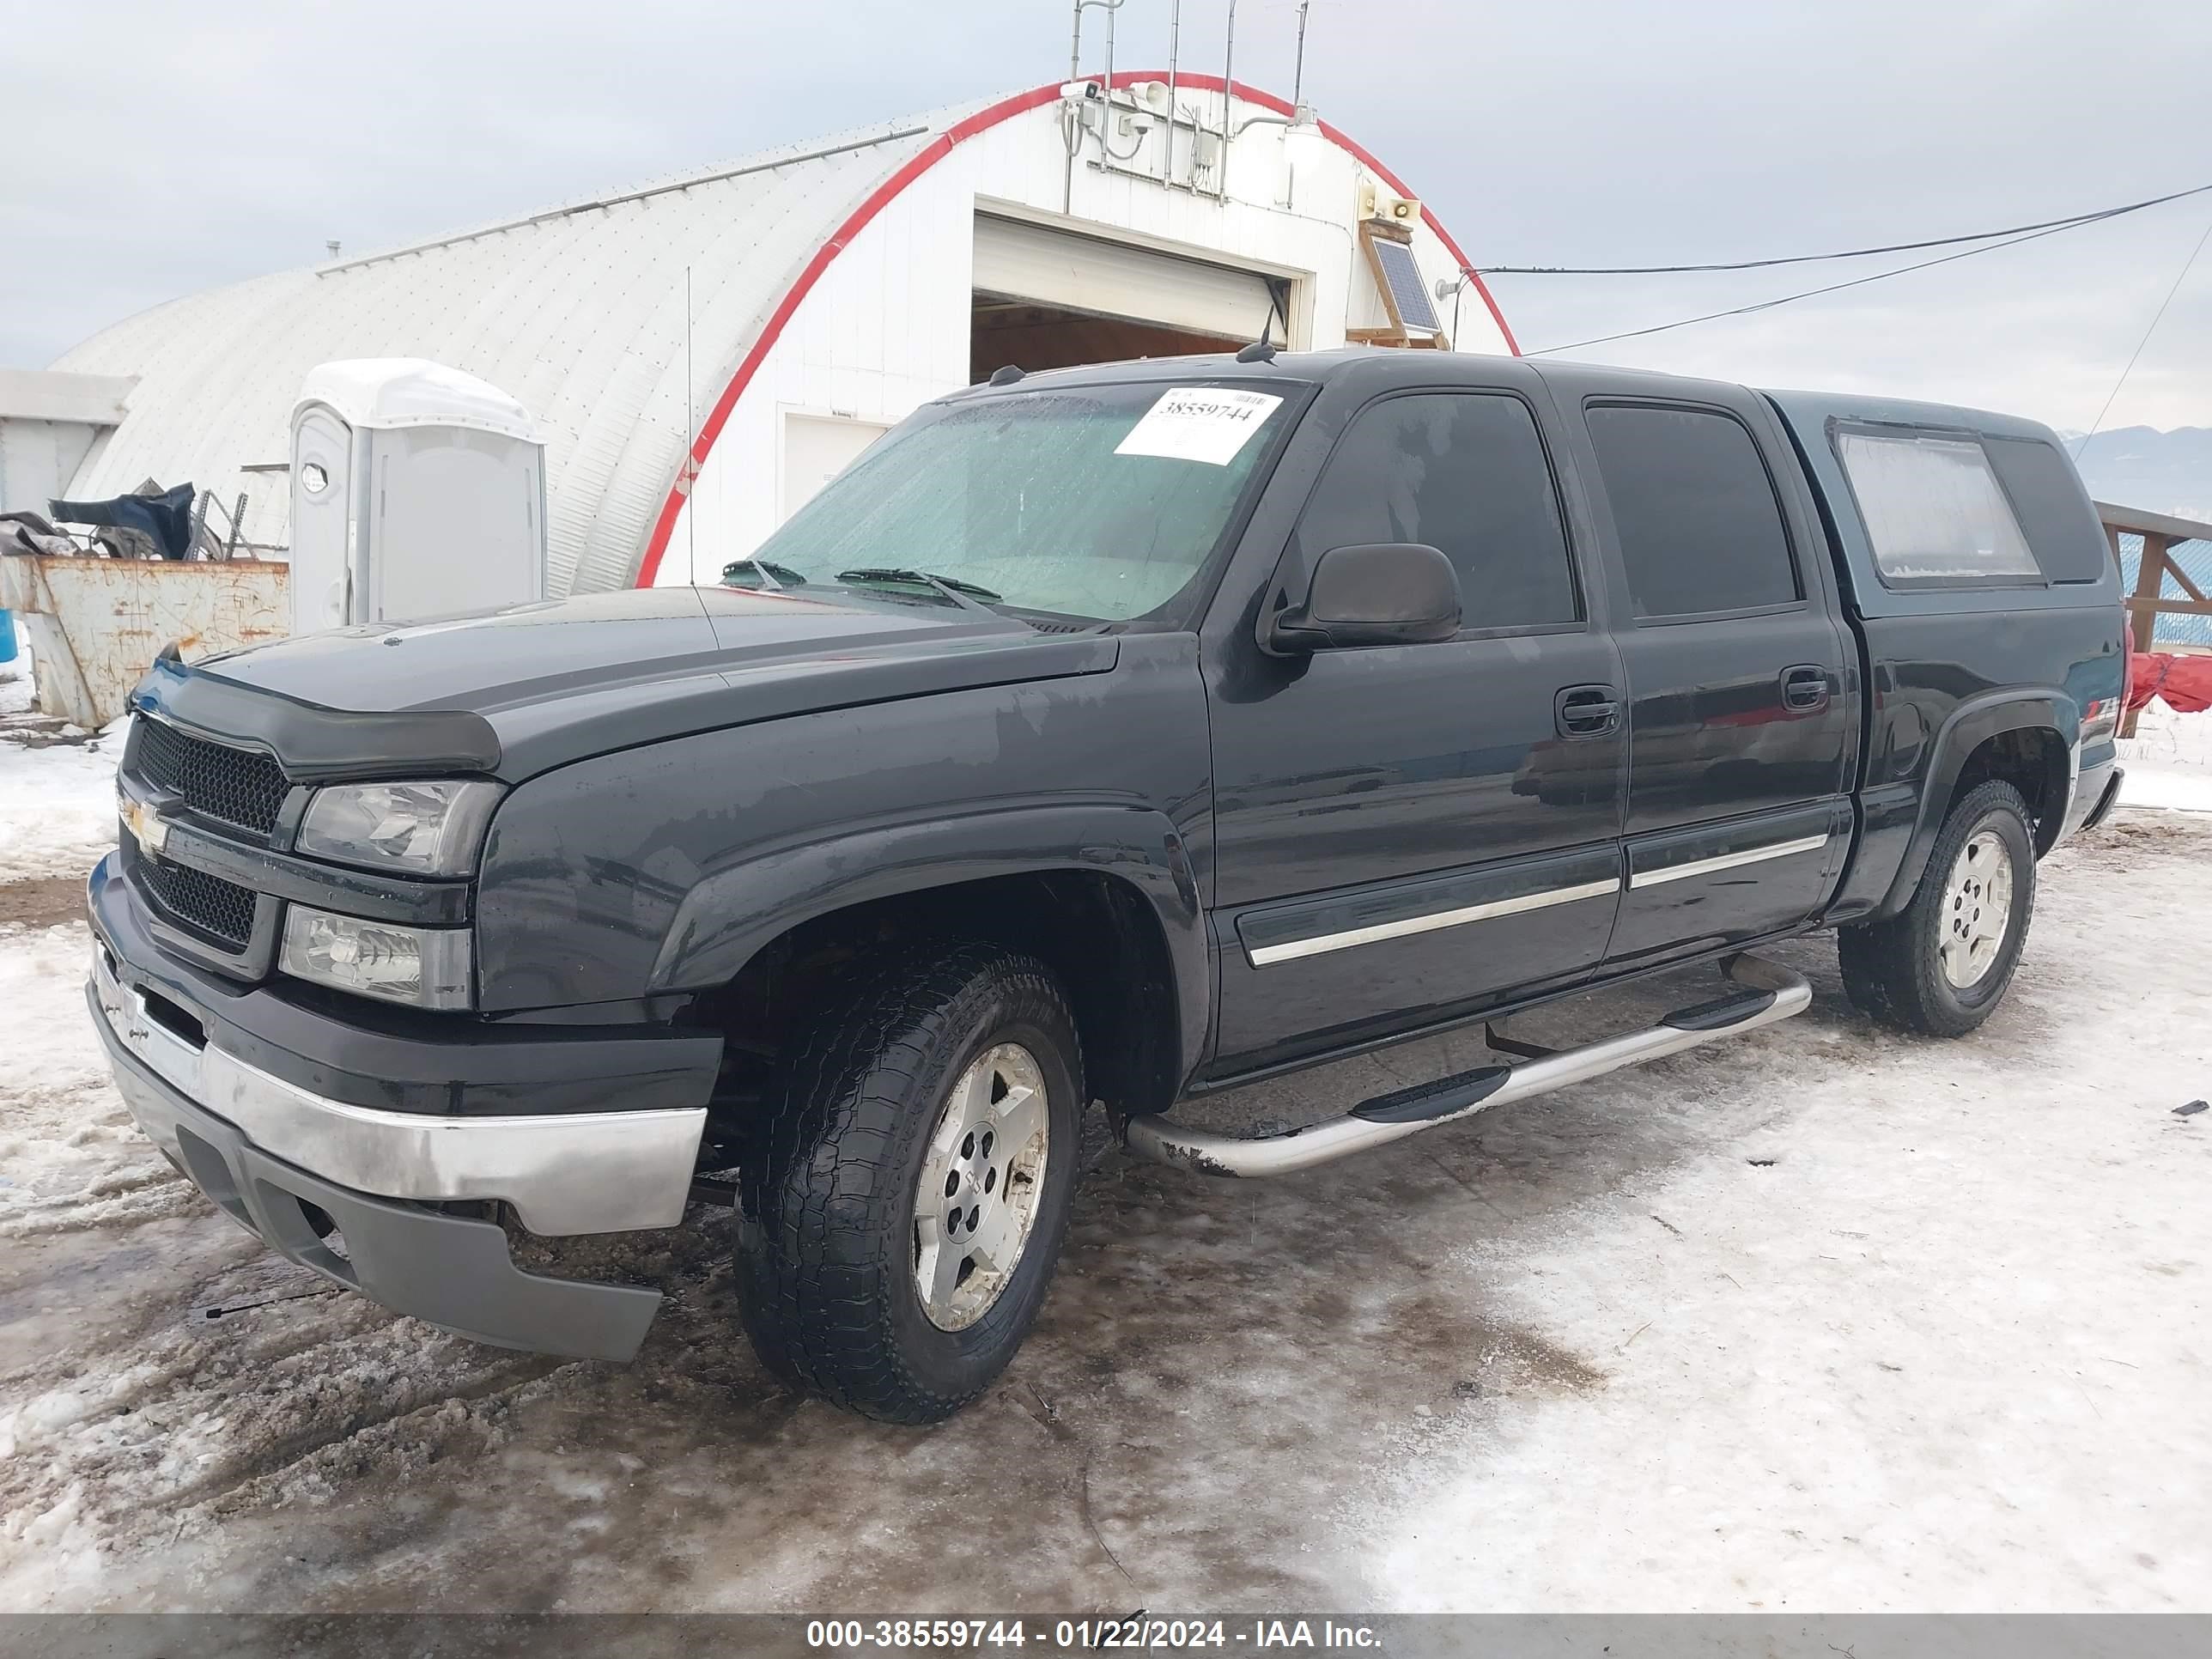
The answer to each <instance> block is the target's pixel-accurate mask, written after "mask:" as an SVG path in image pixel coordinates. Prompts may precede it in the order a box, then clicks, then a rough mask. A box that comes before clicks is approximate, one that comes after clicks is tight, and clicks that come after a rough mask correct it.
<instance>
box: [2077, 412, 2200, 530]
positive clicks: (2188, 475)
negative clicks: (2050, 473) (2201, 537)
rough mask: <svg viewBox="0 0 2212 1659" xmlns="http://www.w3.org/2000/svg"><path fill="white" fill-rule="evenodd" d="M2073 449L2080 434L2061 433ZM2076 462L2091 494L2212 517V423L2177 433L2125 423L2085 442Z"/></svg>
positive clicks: (2182, 514)
mask: <svg viewBox="0 0 2212 1659" xmlns="http://www.w3.org/2000/svg"><path fill="white" fill-rule="evenodd" d="M2063 436H2064V437H2065V439H2066V447H2067V450H2068V453H2073V452H2074V448H2075V444H2076V442H2078V441H2079V439H2080V435H2079V434H2078V433H2066V434H2063ZM2075 465H2076V466H2078V467H2080V468H2081V480H2082V482H2083V483H2086V484H2087V485H2088V486H2089V494H2090V495H2093V496H2094V497H2095V498H2096V499H2097V500H2099V501H2110V502H2112V504H2113V505H2114V506H2116V507H2141V508H2142V510H2143V511H2145V512H2146V513H2172V515H2173V516H2174V517H2176V518H2181V519H2203V520H2212V427H2202V426H2185V427H2181V428H2177V429H2176V430H2174V431H2172V432H2160V431H2159V430H2158V429H2157V428H2154V427H2148V426H2124V427H2119V428H2115V429H2114V430H2112V431H2111V432H2100V433H2099V434H2098V435H2096V436H2095V437H2093V438H2092V439H2090V440H2089V441H2087V443H2085V444H2082V445H2081V452H2080V453H2079V454H2076V455H2075Z"/></svg>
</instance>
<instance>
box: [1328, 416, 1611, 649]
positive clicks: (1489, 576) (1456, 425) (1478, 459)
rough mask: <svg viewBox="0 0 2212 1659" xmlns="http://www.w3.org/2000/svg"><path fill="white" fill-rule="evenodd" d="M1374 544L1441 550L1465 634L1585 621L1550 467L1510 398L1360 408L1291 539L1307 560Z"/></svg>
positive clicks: (1530, 419) (1531, 422) (1528, 419)
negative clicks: (1454, 575)
mask: <svg viewBox="0 0 2212 1659" xmlns="http://www.w3.org/2000/svg"><path fill="white" fill-rule="evenodd" d="M1370 542H1424V543H1426V544H1428V545H1429V546H1431V547H1434V548H1438V549H1441V550H1443V554H1444V556H1445V557H1447V558H1449V560H1450V561H1451V562H1452V568H1454V569H1455V570H1456V571H1457V572H1458V573H1459V594H1460V617H1461V621H1462V623H1463V625H1464V626H1466V627H1468V628H1471V629H1483V628H1535V627H1541V626H1542V625H1544V624H1545V623H1571V622H1576V621H1578V620H1580V618H1581V616H1582V610H1581V607H1580V605H1578V604H1577V600H1576V597H1575V580H1574V569H1573V567H1572V565H1571V563H1570V562H1569V559H1568V554H1567V537H1566V531H1565V527H1564V526H1562V524H1561V522H1560V519H1559V495H1558V492H1557V491H1556V490H1555V489H1553V483H1552V468H1551V465H1550V463H1549V462H1548V461H1547V459H1546V458H1545V454H1544V445H1543V441H1542V440H1541V438H1540V437H1538V436H1537V433H1536V422H1535V419H1534V416H1531V415H1530V414H1529V412H1528V405H1527V404H1523V403H1522V401H1521V400H1520V399H1519V398H1511V397H1507V396H1504V395H1503V394H1501V393H1489V392H1419V393H1414V394H1413V395H1410V396H1407V397H1402V398H1386V399H1385V400H1384V401H1383V402H1381V403H1378V404H1371V405H1370V406H1369V407H1368V408H1367V409H1366V410H1364V411H1363V412H1362V413H1361V414H1360V416H1359V417H1358V419H1357V420H1355V421H1354V422H1352V428H1351V430H1349V431H1348V432H1346V434H1345V435H1344V437H1343V439H1342V441H1340V442H1339V443H1338V445H1337V446H1336V448H1335V450H1334V452H1333V453H1331V454H1330V456H1329V458H1328V465H1327V466H1326V467H1325V468H1323V469H1322V476H1321V482H1320V483H1318V484H1316V486H1315V489H1314V494H1313V498H1312V500H1311V501H1309V502H1308V503H1307V505H1306V510H1305V514H1304V517H1303V518H1302V519H1301V520H1299V522H1298V544H1299V546H1300V548H1301V550H1303V551H1304V554H1305V556H1307V557H1308V558H1313V557H1316V556H1319V555H1321V554H1322V553H1324V552H1326V551H1328V550H1329V549H1330V548H1333V547H1357V546H1359V545H1362V544H1366V543H1370Z"/></svg>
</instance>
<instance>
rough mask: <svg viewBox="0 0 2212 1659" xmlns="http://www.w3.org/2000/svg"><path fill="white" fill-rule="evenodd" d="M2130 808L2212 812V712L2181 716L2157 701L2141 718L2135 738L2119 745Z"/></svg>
mask: <svg viewBox="0 0 2212 1659" xmlns="http://www.w3.org/2000/svg"><path fill="white" fill-rule="evenodd" d="M2119 750H2120V764H2121V765H2123V766H2124V767H2125V768H2126V769H2127V774H2128V775H2127V781H2125V782H2124V783H2123V784H2122V785H2121V786H2120V799H2122V800H2123V801H2124V802H2126V803H2127V804H2128V805H2130V806H2157V807H2166V808H2170V809H2173V810H2176V811H2188V812H2212V710H2208V711H2206V712H2204V713H2201V714H2175V713H2174V712H2173V710H2172V709H2171V708H2167V707H2166V705H2165V704H2164V703H2162V702H2152V703H2150V704H2148V705H2147V706H2146V707H2144V708H2142V710H2141V711H2140V712H2138V713H2137V714H2136V734H2135V736H2134V737H2132V738H2122V739H2121V740H2120V743H2119Z"/></svg>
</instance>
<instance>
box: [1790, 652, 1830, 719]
mask: <svg viewBox="0 0 2212 1659" xmlns="http://www.w3.org/2000/svg"><path fill="white" fill-rule="evenodd" d="M1782 706H1783V707H1784V708H1790V709H1795V710H1796V711H1797V712H1798V713H1800V714H1813V713H1814V712H1816V711H1818V710H1820V709H1822V708H1826V707H1827V706H1828V671H1827V670H1826V669H1825V668H1823V667H1821V666H1820V665H1819V664H1818V663H1800V664H1799V665H1797V666H1796V667H1795V668H1785V669H1784V670H1783V671H1782Z"/></svg>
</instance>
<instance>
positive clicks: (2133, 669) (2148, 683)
mask: <svg viewBox="0 0 2212 1659" xmlns="http://www.w3.org/2000/svg"><path fill="white" fill-rule="evenodd" d="M2153 697H2163V698H2164V699H2165V700H2166V707H2167V708H2171V709H2172V710H2173V711H2174V712H2175V713H2177V714H2202V713H2203V711H2204V710H2206V709H2207V708H2212V657H2177V656H2175V655H2174V654H2173V653H2171V652H2168V651H2138V652H2136V653H2134V654H2133V655H2132V656H2130V658H2129V659H2128V707H2129V708H2142V706H2143V705H2144V704H2145V703H2147V702H2149V701H2150V700H2151V699H2152V698H2153Z"/></svg>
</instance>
